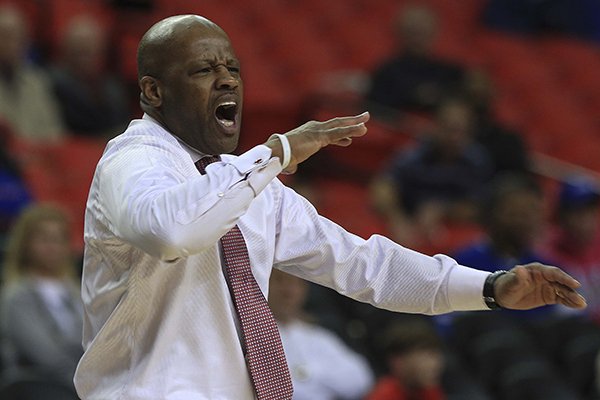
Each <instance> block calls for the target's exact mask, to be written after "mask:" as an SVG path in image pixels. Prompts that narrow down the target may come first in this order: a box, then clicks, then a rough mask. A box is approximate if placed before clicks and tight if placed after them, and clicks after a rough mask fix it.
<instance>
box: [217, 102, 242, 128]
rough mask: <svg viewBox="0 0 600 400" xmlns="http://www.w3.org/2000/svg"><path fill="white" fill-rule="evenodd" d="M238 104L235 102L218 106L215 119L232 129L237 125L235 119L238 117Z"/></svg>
mask: <svg viewBox="0 0 600 400" xmlns="http://www.w3.org/2000/svg"><path fill="white" fill-rule="evenodd" d="M237 109H238V106H237V103H236V102H234V101H227V102H224V103H221V104H219V105H218V106H217V109H216V110H215V117H216V118H217V121H218V122H219V123H220V124H221V125H223V126H224V127H226V128H230V127H232V126H234V125H235V117H236V115H237Z"/></svg>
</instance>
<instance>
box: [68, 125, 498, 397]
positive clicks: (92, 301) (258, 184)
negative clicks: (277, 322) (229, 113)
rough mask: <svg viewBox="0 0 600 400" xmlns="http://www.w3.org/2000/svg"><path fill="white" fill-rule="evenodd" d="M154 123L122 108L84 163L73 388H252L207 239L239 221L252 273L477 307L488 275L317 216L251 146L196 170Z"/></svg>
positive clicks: (425, 307) (378, 298) (265, 151)
mask: <svg viewBox="0 0 600 400" xmlns="http://www.w3.org/2000/svg"><path fill="white" fill-rule="evenodd" d="M193 161H194V160H193V158H192V157H191V156H190V153H188V151H187V150H186V149H185V148H184V146H182V144H181V143H180V142H179V141H178V140H177V139H176V138H175V137H174V136H173V135H171V134H170V133H169V132H167V131H166V130H165V129H164V128H163V127H161V126H160V125H159V124H157V123H156V122H155V121H153V120H151V119H149V118H147V117H146V118H145V119H142V120H134V121H132V123H131V124H130V125H129V127H128V129H127V130H126V131H125V133H123V134H122V135H120V136H118V137H116V138H115V139H113V140H111V141H110V142H109V144H108V145H107V148H106V150H105V152H104V154H103V156H102V158H101V159H100V161H99V163H98V167H97V169H96V172H95V175H94V179H93V182H92V186H91V189H90V195H89V198H88V202H87V208H86V216H85V255H84V268H83V284H82V297H83V301H84V308H85V321H84V329H83V335H84V337H83V345H84V348H85V354H84V355H83V357H82V359H81V361H80V363H79V366H78V369H77V372H76V374H75V385H76V388H77V391H78V393H79V395H80V396H81V397H82V398H83V399H84V400H87V399H111V400H113V399H114V400H116V399H127V400H137V399H176V400H191V399H223V400H230V399H236V400H245V399H253V398H254V394H253V389H252V385H251V383H250V379H249V376H248V372H247V369H246V365H245V362H244V354H243V349H242V346H241V344H240V339H239V336H238V331H237V329H236V320H237V317H236V314H235V312H234V308H233V305H232V300H231V296H230V292H229V289H228V287H227V283H226V281H225V278H224V275H223V270H222V262H221V257H220V254H219V245H218V241H219V238H220V237H221V236H223V235H224V234H225V233H226V232H227V231H228V230H230V229H231V228H232V227H233V226H234V225H235V224H237V225H238V226H239V227H240V230H241V231H242V233H243V235H244V238H245V240H246V244H247V247H248V252H249V256H250V261H251V264H252V271H253V273H254V276H255V277H256V280H257V282H258V285H259V286H260V288H261V290H262V291H263V293H264V294H265V297H266V296H267V294H268V280H269V275H270V273H271V269H272V268H273V267H275V268H278V269H281V270H284V271H287V272H289V273H291V274H294V275H297V276H299V277H301V278H305V279H308V280H309V281H312V282H315V283H319V284H322V285H325V286H328V287H331V288H333V289H335V290H337V291H338V292H340V293H342V294H345V295H347V296H350V297H352V298H354V299H357V300H360V301H364V302H369V303H371V304H374V305H375V306H378V307H382V308H386V309H390V310H395V311H403V312H415V313H417V312H418V313H442V312H447V311H451V310H475V309H486V306H485V304H484V302H483V298H482V288H483V282H484V280H485V277H486V276H487V275H488V273H485V272H481V271H477V270H472V269H469V268H466V267H462V266H459V265H457V264H456V262H454V261H453V260H452V259H450V258H449V257H445V256H436V257H428V256H425V255H422V254H419V253H416V252H414V251H411V250H409V249H406V248H403V247H401V246H399V245H397V244H395V243H393V242H392V241H390V240H388V239H386V238H384V237H381V236H377V235H375V236H373V237H371V238H370V239H368V240H364V239H362V238H360V237H358V236H355V235H353V234H350V233H348V232H346V231H345V230H344V229H343V228H341V227H339V226H338V225H336V224H335V223H333V222H331V221H329V220H327V219H325V218H323V217H321V216H319V215H318V214H317V212H316V210H315V209H314V207H313V206H312V205H311V204H310V203H309V202H308V201H306V200H305V199H304V198H303V197H301V196H300V195H298V194H297V193H295V192H294V191H293V190H291V189H289V188H287V187H285V186H284V185H283V184H282V183H281V182H280V181H279V180H277V179H276V176H277V175H278V174H279V173H280V172H281V164H280V162H279V159H278V158H276V157H272V156H271V150H270V149H269V148H268V147H266V146H264V145H259V146H256V147H254V148H253V149H251V150H249V151H248V152H246V153H244V154H242V155H241V156H239V157H236V156H231V155H222V161H221V162H217V163H214V164H211V165H209V166H208V167H207V168H206V175H200V174H199V173H198V171H197V170H196V167H195V166H194V162H193Z"/></svg>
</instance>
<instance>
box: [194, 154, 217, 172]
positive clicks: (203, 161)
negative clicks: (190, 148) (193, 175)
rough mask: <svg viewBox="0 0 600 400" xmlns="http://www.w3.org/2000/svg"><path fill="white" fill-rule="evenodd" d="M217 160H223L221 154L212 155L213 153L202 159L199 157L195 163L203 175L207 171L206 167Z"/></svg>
mask: <svg viewBox="0 0 600 400" xmlns="http://www.w3.org/2000/svg"><path fill="white" fill-rule="evenodd" d="M217 161H221V156H212V155H210V156H204V157H202V158H201V159H199V160H198V161H196V163H195V165H196V168H198V171H200V173H201V174H202V175H204V174H205V173H206V167H207V166H208V165H209V164H212V163H214V162H217Z"/></svg>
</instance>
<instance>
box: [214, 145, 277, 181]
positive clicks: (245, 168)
mask: <svg viewBox="0 0 600 400" xmlns="http://www.w3.org/2000/svg"><path fill="white" fill-rule="evenodd" d="M270 159H271V149H270V148H268V147H267V146H265V145H262V144H261V145H258V146H256V147H253V148H251V149H250V150H248V151H247V152H245V153H244V154H241V155H240V156H239V157H235V158H234V157H232V158H229V157H227V156H224V157H223V161H225V162H226V163H228V164H231V165H233V166H234V167H235V169H237V170H238V172H239V173H240V174H242V175H246V174H248V173H249V172H252V171H253V170H255V169H259V168H262V167H264V166H265V165H267V163H268V162H269V160H270Z"/></svg>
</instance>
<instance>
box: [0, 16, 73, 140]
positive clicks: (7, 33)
mask: <svg viewBox="0 0 600 400" xmlns="http://www.w3.org/2000/svg"><path fill="white" fill-rule="evenodd" d="M27 36H28V33H27V27H26V23H25V20H24V18H23V16H22V15H21V14H20V12H19V11H18V10H17V9H16V8H14V7H11V6H8V5H4V6H0V37H2V40H1V41H0V117H2V118H3V119H4V120H6V121H7V122H8V123H9V124H10V126H11V128H12V130H13V131H14V132H15V133H16V134H17V135H19V136H20V137H23V138H25V139H30V140H35V141H43V140H55V139H58V138H60V137H61V136H62V132H63V126H62V121H61V119H60V115H59V112H58V109H57V105H56V100H55V98H54V96H53V94H52V91H51V88H50V83H49V81H48V78H47V76H46V75H45V73H44V72H43V71H41V70H40V69H38V68H36V67H34V66H32V65H29V64H27V63H26V60H25V53H26V50H27V40H28V37H27Z"/></svg>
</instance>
